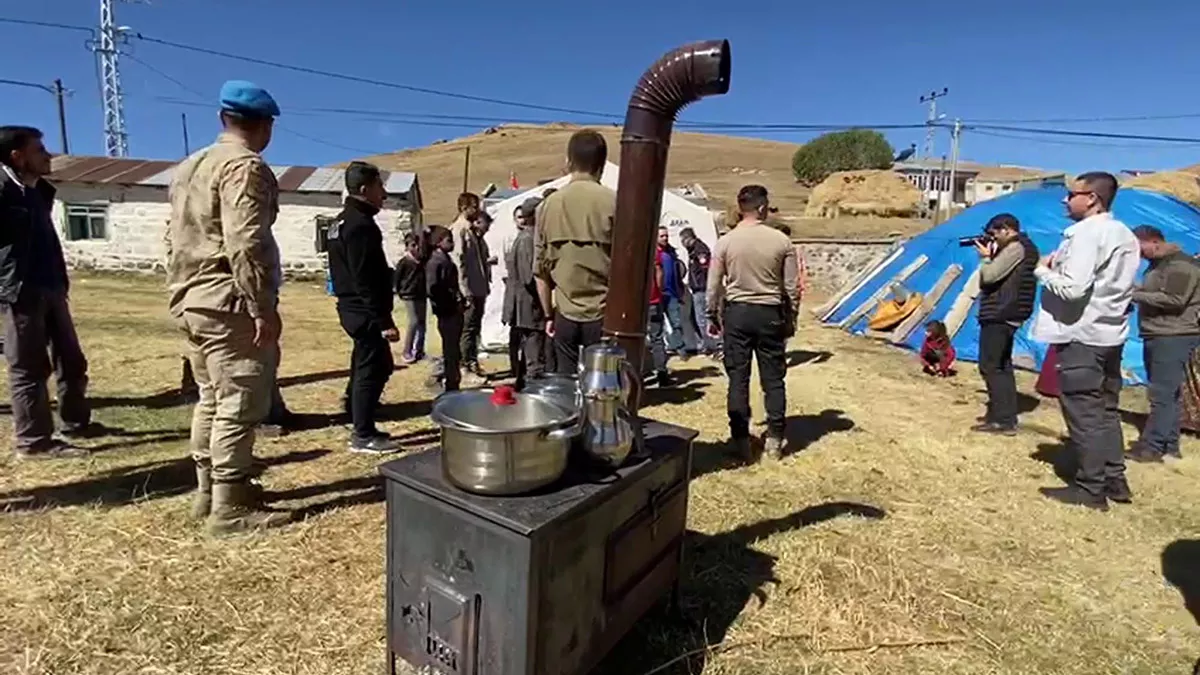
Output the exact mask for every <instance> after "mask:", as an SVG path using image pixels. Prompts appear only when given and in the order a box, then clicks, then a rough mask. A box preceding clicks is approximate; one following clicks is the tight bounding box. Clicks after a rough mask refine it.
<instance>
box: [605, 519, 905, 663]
mask: <svg viewBox="0 0 1200 675" xmlns="http://www.w3.org/2000/svg"><path fill="white" fill-rule="evenodd" d="M840 516H855V517H859V518H868V519H872V520H879V519H882V518H885V517H886V516H887V512H885V511H884V510H883V509H881V508H878V507H875V506H871V505H869V504H858V503H854V502H827V503H824V504H817V505H815V506H809V507H807V508H804V509H801V510H800V511H797V512H795V513H793V514H791V515H789V516H785V517H783V518H775V519H772V520H764V521H762V522H759V523H755V524H753V525H746V526H743V527H739V528H737V529H735V530H731V531H729V532H724V533H721V534H717V535H706V534H701V533H698V532H694V531H690V530H689V531H688V533H687V538H686V540H685V542H684V546H685V549H684V561H685V569H684V571H683V574H684V577H683V583H682V595H683V597H682V598H681V599H680V600H681V603H680V604H681V605H682V607H681V610H682V611H681V613H680V614H681V616H678V617H670V618H668V617H664V616H662V615H661V614H660V615H655V614H651V615H647V616H646V617H643V618H642V620H641V621H639V622H638V623H637V624H636V625H635V626H634V628H633V630H631V631H630V632H629V635H628V636H627V637H626V638H625V639H624V640H622V641H621V642H620V643H619V644H618V645H617V647H616V648H615V649H614V650H613V651H612V652H611V653H610V654H609V655H608V657H607V658H605V659H604V661H603V662H602V663H601V664H600V666H599V667H598V668H597V669H596V671H595V672H596V673H597V675H618V674H619V675H625V674H627V673H639V674H640V673H646V672H650V671H652V670H653V669H655V668H660V667H663V666H667V667H665V668H663V669H662V670H653V672H654V673H655V675H660V674H662V675H667V674H679V675H684V674H690V673H699V672H702V671H703V670H704V666H705V663H706V661H707V660H708V654H709V651H708V650H707V649H706V647H708V646H711V645H717V644H720V643H721V642H722V641H723V640H724V639H725V636H726V633H728V631H729V627H730V626H732V625H733V622H734V621H735V620H737V617H738V615H740V614H741V612H742V610H743V609H744V608H745V606H746V603H747V602H749V601H750V600H751V599H755V600H757V601H758V605H759V606H760V607H761V606H763V605H765V604H766V603H767V601H768V597H767V592H766V586H768V585H769V584H778V583H779V579H778V578H777V577H776V576H775V560H776V559H775V557H774V556H771V555H768V554H766V553H762V552H761V551H757V550H755V549H753V548H751V547H752V546H753V545H754V543H755V542H757V541H759V540H760V539H765V538H767V537H771V536H774V535H777V534H784V533H787V532H792V531H795V530H798V529H801V528H804V527H808V526H810V525H815V524H818V523H822V522H825V521H828V520H832V519H834V518H838V517H840ZM685 617H686V618H685ZM667 664H670V665H669V666H668V665H667Z"/></svg>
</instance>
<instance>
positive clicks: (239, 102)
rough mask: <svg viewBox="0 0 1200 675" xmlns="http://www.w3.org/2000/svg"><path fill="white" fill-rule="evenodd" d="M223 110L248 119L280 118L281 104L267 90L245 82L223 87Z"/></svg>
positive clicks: (229, 82)
mask: <svg viewBox="0 0 1200 675" xmlns="http://www.w3.org/2000/svg"><path fill="white" fill-rule="evenodd" d="M221 110H225V111H227V112H231V113H236V114H238V115H245V116H246V117H258V118H264V117H279V104H278V103H276V102H275V99H273V98H271V95H270V94H268V93H267V90H266V89H263V88H262V87H260V86H258V85H257V84H254V83H253V82H246V81H245V80H230V81H228V82H226V83H225V84H223V85H221Z"/></svg>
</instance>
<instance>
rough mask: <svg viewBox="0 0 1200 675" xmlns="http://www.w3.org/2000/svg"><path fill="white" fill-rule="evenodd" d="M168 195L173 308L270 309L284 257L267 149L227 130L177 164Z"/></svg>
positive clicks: (178, 311) (175, 311)
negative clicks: (250, 145)
mask: <svg viewBox="0 0 1200 675" xmlns="http://www.w3.org/2000/svg"><path fill="white" fill-rule="evenodd" d="M170 201H171V220H170V222H169V223H168V225H167V242H166V244H167V286H168V289H169V291H170V308H171V314H172V315H174V316H176V317H178V316H182V315H183V313H184V312H185V311H187V310H189V309H207V310H217V311H223V312H246V313H248V314H250V316H253V317H259V316H265V315H269V314H271V313H273V312H274V310H275V307H276V304H277V301H278V293H279V288H278V279H277V274H278V273H279V271H280V261H279V249H278V247H277V245H276V243H275V238H274V235H273V234H272V233H271V226H272V225H274V224H275V218H276V216H277V215H278V214H279V185H278V183H277V182H276V180H275V174H274V173H273V172H272V171H271V168H270V167H269V166H267V163H266V162H265V161H263V158H262V156H261V155H259V154H258V153H256V152H254V151H253V150H251V149H250V148H248V147H246V145H245V144H244V143H243V142H242V141H241V140H240V139H238V138H237V137H235V136H232V135H229V134H222V135H221V136H220V137H218V139H217V142H216V143H215V144H213V145H210V146H209V147H207V148H204V149H203V150H200V151H199V152H196V153H195V154H193V155H192V156H191V157H188V158H187V159H186V160H184V161H183V162H182V163H181V164H179V166H177V167H176V169H175V174H174V177H173V178H172V179H171V187H170Z"/></svg>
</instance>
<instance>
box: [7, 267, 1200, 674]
mask: <svg viewBox="0 0 1200 675" xmlns="http://www.w3.org/2000/svg"><path fill="white" fill-rule="evenodd" d="M72 301H73V306H74V309H75V313H76V317H77V322H78V325H79V329H80V332H81V334H82V339H83V342H84V345H85V348H86V349H87V352H88V356H89V357H90V360H91V364H92V393H93V396H94V401H95V406H96V417H97V419H98V420H99V421H100V422H102V423H104V424H105V425H108V426H110V427H112V428H113V434H112V435H111V436H110V437H107V438H102V439H97V440H94V441H89V443H90V444H91V445H92V446H93V447H94V449H95V451H96V452H95V454H94V455H93V457H92V458H90V459H87V460H68V461H62V462H57V463H54V462H49V463H16V462H14V461H13V460H11V459H10V458H9V456H8V454H7V453H0V511H2V512H0V625H3V626H4V630H3V631H0V672H3V673H13V674H14V675H15V674H21V675H34V674H37V675H43V674H44V675H99V674H105V675H109V674H111V675H134V674H139V675H141V674H145V675H150V674H154V675H166V674H189V675H234V674H237V675H245V674H253V675H350V674H354V675H376V674H378V673H381V672H383V664H384V612H383V610H384V597H383V588H384V568H383V542H384V507H383V505H382V503H381V498H382V494H381V490H380V486H379V479H378V478H377V473H376V466H375V465H376V461H375V460H374V459H373V458H364V457H360V456H354V455H350V454H348V453H347V452H346V451H345V449H344V447H345V440H346V431H345V430H344V429H342V428H341V427H339V426H337V424H336V423H335V422H334V419H335V418H334V417H333V416H332V413H334V412H335V411H336V410H337V409H338V396H339V394H340V393H341V391H342V387H343V385H344V379H343V378H344V369H345V364H346V360H347V354H348V348H347V344H346V340H345V339H344V337H343V335H342V333H341V331H340V329H339V328H338V326H337V322H336V319H335V317H334V312H333V308H332V303H331V302H330V300H329V298H327V297H324V295H323V294H322V293H321V291H320V289H318V288H317V287H315V286H309V285H303V284H290V285H289V286H288V287H287V288H286V289H285V293H284V298H283V312H284V318H285V321H286V327H285V330H284V362H283V369H282V378H283V383H284V386H285V387H286V388H285V390H284V394H285V397H286V398H287V400H288V403H289V404H290V406H291V407H292V408H293V409H294V410H296V411H297V412H300V413H303V414H304V415H305V418H304V419H305V421H306V422H307V426H309V427H311V430H309V431H303V432H300V433H296V434H293V435H291V436H287V437H284V438H281V439H270V440H263V441H260V444H259V453H260V454H261V455H262V456H264V457H266V458H268V460H269V462H270V463H271V464H272V468H271V469H270V470H269V471H268V473H267V475H266V476H265V483H266V487H267V489H268V491H269V495H270V498H271V500H272V501H273V503H274V505H275V506H277V507H280V508H289V509H295V510H296V511H297V518H298V522H296V523H295V524H293V525H290V526H288V527H286V528H284V529H282V530H279V531H276V532H272V533H269V534H263V535H255V536H248V537H242V538H234V539H230V540H213V539H210V538H209V537H207V536H205V535H204V534H202V533H201V532H200V531H199V529H198V528H197V527H196V526H195V525H194V524H192V523H189V522H188V521H187V519H186V514H187V510H188V492H189V490H190V482H191V474H190V466H189V460H188V459H187V450H186V447H185V446H186V440H185V437H186V434H187V430H186V427H187V424H188V419H189V410H188V408H187V407H186V406H183V405H181V404H179V402H178V400H177V398H176V396H175V395H174V392H173V391H172V388H173V387H175V386H177V385H178V379H179V359H178V353H179V349H180V339H179V337H178V336H177V335H176V334H175V332H174V330H173V328H172V327H171V325H170V323H169V322H168V321H167V320H166V319H165V318H164V301H163V293H162V292H161V287H160V281H158V280H146V279H132V278H114V277H83V278H80V279H79V280H78V281H77V282H76V284H75V286H74V291H73V294H72ZM434 346H435V347H436V343H435V345H434ZM792 350H793V351H792V352H791V354H790V358H791V360H792V364H793V365H792V368H791V370H790V372H789V376H788V383H787V387H788V396H789V398H788V407H789V414H790V416H791V419H790V424H789V440H790V444H791V445H790V450H789V456H788V457H786V458H785V459H784V460H783V461H782V462H778V463H769V464H763V465H757V466H739V465H737V464H736V463H733V462H730V461H728V460H727V459H726V458H725V457H724V455H723V454H722V445H721V441H722V439H723V438H724V434H725V424H724V412H723V407H724V393H725V383H724V381H723V379H722V377H721V374H720V372H719V371H718V369H717V368H716V367H715V366H714V365H713V364H712V363H710V362H704V361H700V360H693V361H691V362H688V363H684V364H676V365H675V368H677V373H678V375H679V380H680V386H679V388H678V389H676V390H673V391H666V392H651V394H650V399H651V405H650V407H649V408H648V409H647V410H646V411H645V412H646V414H647V415H649V416H657V417H661V418H669V419H670V420H671V421H674V422H677V423H681V424H687V425H690V426H693V427H696V428H698V429H699V430H700V432H701V435H700V439H699V441H698V444H697V448H696V453H697V466H696V468H695V473H696V475H697V477H696V479H695V483H694V486H693V495H694V496H693V501H692V508H691V511H690V513H689V530H690V533H689V539H688V543H687V546H688V556H687V561H688V564H687V570H686V583H685V593H686V597H685V599H684V603H685V608H686V610H687V618H688V620H687V621H686V622H682V623H669V622H667V621H666V620H665V619H662V618H658V617H649V618H647V619H645V620H643V621H642V622H641V623H640V624H639V625H638V626H637V627H636V629H635V630H634V631H633V633H632V634H631V635H630V636H629V637H627V638H626V639H625V641H624V642H622V643H621V644H620V645H619V646H618V647H617V649H616V650H615V651H614V653H613V654H612V655H611V656H610V658H609V659H608V661H607V662H606V663H605V664H603V665H602V666H601V668H600V669H599V671H598V672H601V673H608V674H614V675H615V674H621V675H644V674H646V673H651V672H658V673H664V672H670V673H704V674H705V675H728V674H735V673H736V674H744V675H752V674H755V675H757V674H762V675H784V674H800V673H810V674H821V675H835V674H837V675H865V674H886V675H939V674H941V675H967V674H981V675H982V674H1011V675H1030V674H1033V673H1038V674H1042V673H1046V674H1056V675H1058V674H1061V675H1099V674H1113V675H1115V674H1118V673H1120V674H1126V675H1132V674H1145V675H1151V674H1155V675H1161V674H1167V673H1183V672H1187V669H1188V668H1189V667H1190V664H1191V662H1192V660H1194V659H1195V657H1196V656H1198V655H1200V645H1198V644H1197V641H1196V635H1197V627H1196V624H1195V622H1194V621H1193V619H1192V618H1191V616H1190V615H1189V614H1188V613H1187V611H1185V609H1184V605H1183V601H1182V598H1181V596H1180V593H1179V592H1178V591H1177V590H1175V589H1174V588H1171V587H1169V586H1167V585H1166V584H1164V582H1163V577H1162V571H1161V563H1160V556H1161V554H1162V551H1163V549H1164V547H1165V546H1167V545H1168V544H1170V543H1171V542H1173V541H1175V540H1179V539H1187V538H1189V537H1196V536H1197V533H1200V512H1197V510H1196V508H1195V504H1196V495H1197V493H1198V489H1197V487H1196V486H1197V482H1198V480H1200V458H1198V455H1200V443H1197V442H1196V441H1195V440H1192V439H1189V440H1187V441H1186V444H1185V446H1184V453H1185V455H1186V458H1185V459H1184V460H1183V461H1181V462H1179V463H1177V464H1173V465H1163V466H1141V465H1135V466H1132V467H1131V468H1130V481H1131V483H1132V484H1133V487H1134V490H1135V491H1136V495H1137V496H1136V504H1134V505H1132V506H1125V507H1114V509H1113V510H1112V511H1110V512H1109V513H1106V514H1101V513H1094V512H1090V511H1084V510H1078V509H1071V508H1067V507H1063V506H1060V505H1057V504H1054V503H1050V502H1047V501H1045V500H1043V499H1042V498H1041V497H1040V496H1039V495H1038V493H1037V488H1038V487H1040V486H1052V485H1057V484H1060V483H1059V480H1058V479H1057V478H1056V476H1055V473H1056V471H1059V472H1061V471H1064V470H1065V468H1066V467H1065V465H1066V463H1067V461H1066V457H1065V454H1064V452H1063V450H1062V447H1061V445H1060V444H1059V431H1060V428H1061V422H1060V420H1059V418H1058V411H1057V407H1056V405H1055V403H1054V402H1053V401H1041V402H1039V401H1038V400H1037V399H1035V398H1032V397H1027V398H1025V399H1024V401H1023V402H1024V403H1025V404H1026V406H1025V407H1026V409H1027V410H1029V412H1028V414H1027V415H1026V416H1025V417H1024V427H1025V428H1024V429H1023V431H1022V433H1021V435H1020V436H1018V437H1016V438H1006V439H1000V438H979V437H975V436H972V435H971V434H970V433H969V432H967V431H966V429H967V427H968V426H969V425H970V424H971V423H972V420H973V418H974V417H975V415H976V414H978V413H979V412H980V404H981V395H980V392H979V386H978V379H977V376H976V375H975V374H974V372H973V371H972V369H971V367H970V365H967V364H964V367H963V369H962V372H961V373H960V375H959V377H958V378H956V379H951V380H947V381H933V380H930V379H926V378H923V377H921V376H920V375H919V374H917V369H916V367H915V366H914V364H913V361H912V359H911V357H910V356H909V355H907V354H905V353H903V352H898V351H895V350H892V349H890V348H887V347H884V346H882V345H878V344H875V343H872V342H870V341H867V340H865V339H860V338H852V337H849V336H846V335H844V334H842V333H839V332H836V331H832V330H829V329H824V328H820V327H818V326H816V325H813V324H812V323H811V322H810V323H808V324H805V325H803V326H802V328H801V330H800V333H799V334H798V335H797V336H796V338H795V339H794V341H793V343H792ZM492 367H493V368H500V367H503V362H500V363H498V364H497V363H496V362H494V361H493V362H492ZM423 377H424V368H423V367H420V366H418V367H414V368H408V369H401V370H398V371H397V373H396V375H395V377H394V378H393V379H392V382H391V384H390V385H389V387H388V391H387V393H386V395H385V396H386V401H387V406H386V408H385V411H384V412H385V414H386V416H387V418H388V420H389V421H388V422H387V423H386V425H385V428H386V429H387V430H388V431H390V432H392V433H394V434H398V435H403V436H404V438H406V439H408V445H409V447H410V448H412V449H413V450H415V449H417V448H419V447H422V446H424V445H427V444H428V443H429V442H430V440H431V439H433V438H434V436H432V435H431V433H430V432H431V426H430V423H429V421H428V419H427V417H426V413H427V411H428V409H429V403H428V396H427V393H426V392H425V390H424V389H423V388H422V386H421V381H422V380H423ZM1022 389H1023V390H1024V391H1030V390H1031V389H1032V387H1031V380H1030V378H1028V377H1025V378H1023V379H1022ZM1140 396H1141V393H1140V392H1131V393H1130V395H1129V400H1130V403H1131V405H1132V406H1134V407H1136V405H1137V404H1136V402H1137V401H1138V400H1139V398H1140ZM756 401H757V399H756ZM760 411H761V409H760ZM0 427H3V428H0V435H3V437H4V438H6V439H7V438H8V435H9V432H10V427H9V424H8V418H7V416H3V417H0ZM1131 429H1132V428H1131V427H1128V426H1127V427H1126V431H1127V433H1129V432H1131ZM6 447H7V446H6ZM1187 562H1191V563H1196V562H1197V561H1187ZM689 652H690V653H691V654H692V655H691V656H690V657H689V658H687V659H684V660H682V661H677V662H675V663H674V665H671V666H669V667H668V668H666V669H662V670H655V669H656V667H657V666H659V665H661V664H665V663H668V662H670V661H672V660H673V659H676V658H677V657H679V656H681V655H683V654H686V653H689Z"/></svg>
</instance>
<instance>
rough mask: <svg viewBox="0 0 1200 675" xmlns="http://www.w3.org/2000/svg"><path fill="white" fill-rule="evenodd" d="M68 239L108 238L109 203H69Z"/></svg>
mask: <svg viewBox="0 0 1200 675" xmlns="http://www.w3.org/2000/svg"><path fill="white" fill-rule="evenodd" d="M66 234H67V241H84V240H87V239H107V238H108V204H67V232H66Z"/></svg>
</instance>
